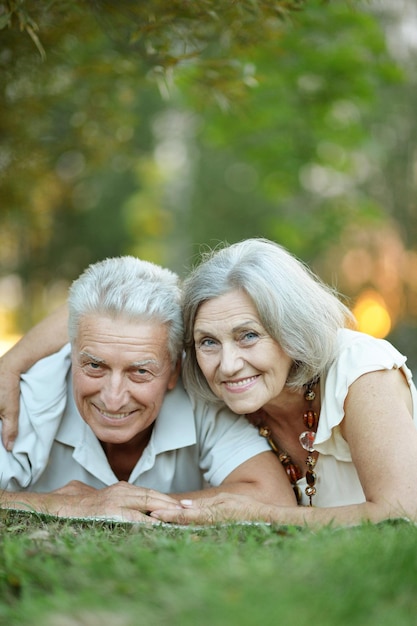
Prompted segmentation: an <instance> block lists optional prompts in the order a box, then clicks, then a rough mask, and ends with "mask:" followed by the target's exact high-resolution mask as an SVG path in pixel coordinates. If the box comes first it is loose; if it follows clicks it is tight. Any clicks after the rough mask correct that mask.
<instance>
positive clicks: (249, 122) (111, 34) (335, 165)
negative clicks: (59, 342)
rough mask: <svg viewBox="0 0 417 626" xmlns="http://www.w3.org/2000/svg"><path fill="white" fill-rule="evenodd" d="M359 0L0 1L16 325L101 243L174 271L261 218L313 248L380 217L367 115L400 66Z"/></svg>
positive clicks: (4, 249)
mask: <svg viewBox="0 0 417 626" xmlns="http://www.w3.org/2000/svg"><path fill="white" fill-rule="evenodd" d="M369 4H370V3H365V4H363V3H361V2H356V3H347V2H345V1H344V0H340V1H338V0H334V1H333V2H323V1H319V0H310V2H308V3H307V2H303V1H296V0H294V1H292V2H291V1H286V2H285V1H282V2H279V1H274V2H272V1H266V0H265V1H259V2H253V1H252V0H243V1H242V2H225V1H224V0H193V2H184V1H183V0H176V1H174V2H170V3H167V2H164V1H162V0H147V1H145V0H144V1H143V2H127V1H121V2H118V3H117V4H116V3H113V2H110V1H108V2H107V1H100V2H99V1H98V0H97V1H92V0H90V1H87V0H84V1H82V0H76V1H71V2H70V1H66V0H60V1H53V0H52V1H50V2H48V3H30V2H28V1H26V0H16V1H9V2H0V28H1V29H2V30H1V31H0V71H1V73H2V76H3V77H4V80H3V83H2V84H3V89H2V90H1V91H0V107H1V112H2V115H1V116H0V138H1V140H0V264H1V273H2V274H3V275H5V276H7V275H9V274H12V273H15V274H17V275H19V276H21V277H22V279H23V281H24V288H25V291H24V302H25V306H24V307H22V308H21V309H20V310H21V312H22V318H21V320H20V322H19V323H20V325H21V327H23V328H26V327H27V326H29V325H30V324H31V323H33V321H34V320H35V319H36V318H37V317H38V316H39V315H41V314H43V313H44V312H45V310H46V309H47V308H49V307H50V306H51V303H53V302H54V298H55V296H54V294H57V295H58V296H59V295H60V294H61V295H62V291H61V290H60V288H59V283H58V287H57V281H58V280H59V279H64V282H63V284H62V287H63V288H64V289H65V287H66V285H67V282H68V281H69V280H71V279H72V278H74V277H75V276H76V275H77V274H78V273H79V272H80V271H81V270H82V269H83V268H84V267H85V266H86V265H87V264H88V263H90V262H92V261H95V260H96V259H98V258H103V257H104V256H110V255H116V254H121V253H132V254H138V255H140V256H143V257H145V258H148V259H150V260H155V261H157V262H160V263H163V264H167V265H169V266H171V267H173V268H174V269H177V270H178V271H179V272H180V273H185V271H186V267H187V266H188V265H189V263H190V259H191V258H192V256H193V253H194V252H195V251H196V250H195V247H194V245H195V244H197V243H198V244H200V243H202V244H204V243H211V244H212V243H213V242H216V241H218V240H224V239H228V240H229V241H234V240H237V239H240V238H242V237H246V236H253V235H264V236H268V237H271V238H274V239H276V240H278V241H281V242H282V243H284V244H285V245H287V246H288V247H289V248H290V249H291V250H292V251H294V252H296V253H297V254H298V255H299V256H302V257H303V258H305V259H306V260H308V261H313V262H317V261H318V259H319V257H320V255H322V253H323V252H324V251H325V250H326V249H328V248H329V246H331V244H332V243H334V242H335V241H337V240H338V238H339V237H340V236H341V233H342V232H343V231H344V229H345V228H346V226H347V225H348V224H349V223H350V222H351V221H352V220H353V221H355V222H360V221H361V220H363V221H364V223H367V222H369V220H371V219H377V218H378V217H381V216H383V215H384V210H385V209H384V203H383V202H382V200H381V198H379V197H378V196H377V195H375V194H368V193H367V190H368V189H369V181H370V180H371V179H372V178H373V177H374V172H375V171H376V170H377V167H378V165H377V163H376V161H375V153H377V152H378V145H379V144H378V143H377V142H378V141H379V138H378V137H377V136H376V135H372V136H370V134H369V126H368V125H369V123H370V120H371V119H374V116H376V115H377V111H378V110H379V109H378V107H379V106H380V105H381V104H382V103H381V102H380V101H379V100H378V97H379V96H380V94H381V93H384V92H383V90H384V89H385V88H386V86H387V85H388V84H389V85H392V84H397V81H399V80H400V78H401V77H400V72H399V70H398V67H397V65H396V63H395V62H393V61H392V59H390V57H389V55H388V53H387V50H386V47H385V40H384V35H383V32H382V30H381V29H380V27H379V26H378V23H377V21H376V19H375V18H374V17H373V16H372V14H371V13H370V11H369V6H368V5H369ZM336 34H337V36H336Z"/></svg>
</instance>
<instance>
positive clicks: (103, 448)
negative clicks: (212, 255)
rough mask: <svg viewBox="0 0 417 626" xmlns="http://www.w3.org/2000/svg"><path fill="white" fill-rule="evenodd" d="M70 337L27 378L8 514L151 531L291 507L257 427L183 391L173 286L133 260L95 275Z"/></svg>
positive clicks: (79, 296) (76, 296)
mask: <svg viewBox="0 0 417 626" xmlns="http://www.w3.org/2000/svg"><path fill="white" fill-rule="evenodd" d="M68 329H69V337H70V345H66V346H64V347H63V348H62V349H61V350H60V351H59V352H57V353H55V354H52V355H51V356H48V357H46V358H44V359H41V360H39V361H38V362H37V363H36V364H35V365H34V366H33V367H32V368H31V369H30V370H29V371H28V372H27V373H26V374H24V375H23V376H22V378H21V383H20V412H19V434H18V436H17V439H16V441H15V443H14V446H13V449H12V450H9V451H6V450H5V449H4V448H2V447H1V446H0V488H1V489H3V490H4V491H3V492H2V494H1V499H0V506H1V507H3V508H15V509H22V508H27V509H30V510H36V511H40V512H46V513H50V514H54V515H58V516H67V517H98V518H101V517H105V518H112V519H122V520H129V521H149V520H150V518H149V517H148V515H147V514H149V513H150V512H152V511H153V510H158V509H162V508H164V509H166V508H170V507H174V508H179V507H180V504H179V500H180V499H183V498H191V497H192V498H194V497H198V496H200V497H205V496H206V495H207V496H209V495H213V494H215V493H216V492H219V491H230V492H235V493H243V494H249V495H252V496H255V497H256V498H258V499H259V500H263V501H269V502H272V501H277V499H278V498H280V502H281V503H282V502H283V501H284V502H285V501H287V502H288V504H291V503H292V502H291V497H292V496H290V495H289V494H288V491H287V489H286V485H287V481H286V480H285V478H283V477H282V472H283V470H282V468H281V465H280V464H279V462H278V461H277V459H276V457H275V456H274V455H273V454H272V452H270V451H268V450H269V448H268V445H267V443H266V442H265V441H264V440H263V439H262V438H260V437H258V436H257V434H256V431H255V430H254V429H253V427H252V426H250V425H248V424H247V422H246V420H243V419H241V418H240V419H239V418H238V417H237V416H235V415H233V414H232V413H229V412H228V411H227V410H225V409H217V408H215V407H214V406H210V405H207V404H205V403H203V402H201V401H196V400H194V399H193V398H191V397H189V396H188V395H187V394H186V392H185V390H184V388H183V387H182V385H181V382H180V381H179V372H180V357H181V351H182V338H183V328H182V316H181V308H180V288H179V285H178V277H177V276H176V275H175V274H173V273H172V272H170V271H169V270H167V269H163V268H161V267H159V266H156V265H154V264H152V263H148V262H146V261H141V260H139V259H136V258H134V257H120V258H114V259H107V260H105V261H102V262H100V263H96V264H94V265H91V266H90V267H89V268H88V269H87V270H86V271H85V272H84V273H83V274H82V275H81V276H80V277H79V278H78V279H77V280H76V281H74V283H73V285H72V286H71V289H70V294H69V323H68ZM53 341H55V339H53ZM203 489H204V490H203ZM202 490H203V491H202ZM168 494H169V495H168Z"/></svg>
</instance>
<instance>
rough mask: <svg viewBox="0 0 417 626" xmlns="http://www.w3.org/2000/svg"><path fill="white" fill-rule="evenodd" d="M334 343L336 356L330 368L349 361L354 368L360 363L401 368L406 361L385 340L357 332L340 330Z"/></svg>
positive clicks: (405, 358)
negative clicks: (335, 344) (335, 343)
mask: <svg viewBox="0 0 417 626" xmlns="http://www.w3.org/2000/svg"><path fill="white" fill-rule="evenodd" d="M336 342H337V348H336V356H335V359H334V361H333V363H332V366H336V367H337V366H338V365H339V364H343V363H344V364H347V363H348V362H349V361H351V364H352V365H354V366H355V368H356V367H361V364H362V363H367V364H368V365H371V364H374V365H376V366H377V365H380V366H382V368H385V367H390V368H392V367H401V366H402V365H404V363H405V362H406V360H407V357H406V356H404V355H403V354H401V352H399V351H398V350H397V348H395V347H394V346H393V345H392V344H391V343H390V342H389V341H387V340H386V339H379V338H377V337H373V336H372V335H368V334H366V333H362V332H359V331H357V330H350V329H348V328H342V329H340V330H339V331H338V334H337V339H336ZM377 369H378V368H377Z"/></svg>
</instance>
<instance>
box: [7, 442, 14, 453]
mask: <svg viewBox="0 0 417 626" xmlns="http://www.w3.org/2000/svg"><path fill="white" fill-rule="evenodd" d="M13 445H14V441H7V442H6V450H7V452H11V451H12V450H13Z"/></svg>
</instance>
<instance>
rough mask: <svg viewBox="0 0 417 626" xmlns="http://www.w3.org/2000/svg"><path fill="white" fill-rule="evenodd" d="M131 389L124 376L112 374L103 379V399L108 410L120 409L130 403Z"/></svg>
mask: <svg viewBox="0 0 417 626" xmlns="http://www.w3.org/2000/svg"><path fill="white" fill-rule="evenodd" d="M128 398H129V391H128V386H127V382H126V381H125V380H124V378H123V376H120V375H117V374H112V375H111V376H108V377H106V379H105V380H104V381H103V388H102V390H101V399H102V401H103V403H104V404H105V407H106V409H107V410H108V411H118V410H119V409H120V408H121V407H123V406H125V405H126V404H127V403H128Z"/></svg>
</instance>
